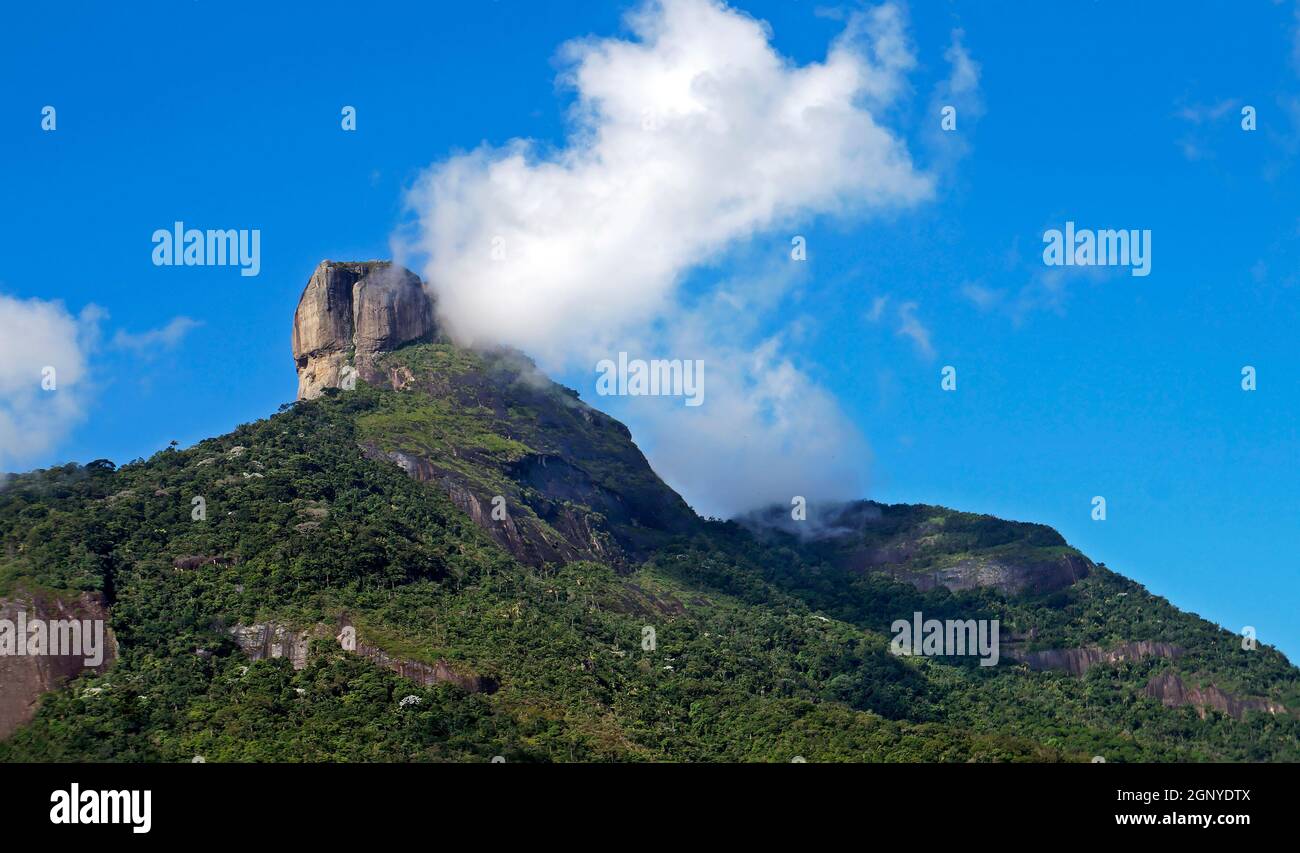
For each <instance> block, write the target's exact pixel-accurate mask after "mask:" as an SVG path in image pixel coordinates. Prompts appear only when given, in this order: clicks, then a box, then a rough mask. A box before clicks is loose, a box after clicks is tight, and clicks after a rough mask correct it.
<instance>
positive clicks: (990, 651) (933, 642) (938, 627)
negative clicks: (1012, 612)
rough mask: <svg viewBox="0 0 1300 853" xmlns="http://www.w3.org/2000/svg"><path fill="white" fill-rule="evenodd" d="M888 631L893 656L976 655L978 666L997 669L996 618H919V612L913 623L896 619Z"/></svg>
mask: <svg viewBox="0 0 1300 853" xmlns="http://www.w3.org/2000/svg"><path fill="white" fill-rule="evenodd" d="M889 630H890V631H892V632H893V633H894V639H893V642H891V643H890V644H889V650H890V651H891V652H893V653H894V654H896V655H925V656H927V657H934V656H955V655H979V658H980V666H997V664H998V658H999V657H1000V652H999V650H998V649H999V646H1000V643H1001V631H1000V629H999V627H998V620H997V619H993V620H989V619H966V620H961V619H947V620H944V621H940V620H938V619H922V617H921V611H919V610H918V611H916V612H915V613H913V614H912V621H910V622H909V621H908V620H906V619H895V620H894V623H893V624H892V625H890V626H889Z"/></svg>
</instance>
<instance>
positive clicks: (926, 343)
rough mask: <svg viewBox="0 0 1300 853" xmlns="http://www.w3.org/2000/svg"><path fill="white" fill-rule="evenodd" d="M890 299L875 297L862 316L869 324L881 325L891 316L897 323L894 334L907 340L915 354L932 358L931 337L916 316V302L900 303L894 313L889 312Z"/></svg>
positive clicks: (927, 329) (886, 296) (928, 330)
mask: <svg viewBox="0 0 1300 853" xmlns="http://www.w3.org/2000/svg"><path fill="white" fill-rule="evenodd" d="M889 305H890V297H889V296H888V295H885V296H877V297H875V298H874V299H872V300H871V309H870V310H869V311H867V313H866V314H865V315H864V316H865V318H866V320H867V322H869V323H881V322H882V321H884V320H885V319H886V317H889V316H892V317H893V318H894V319H895V320H897V321H898V325H897V326H896V327H895V329H894V332H895V334H897V335H898V336H899V337H901V338H907V339H908V340H910V341H911V342H912V344H913V346H915V347H916V351H917V354H919V355H920V356H921V357H923V358H926V359H930V358H933V357H934V344H933V336H932V335H931V334H930V329H929V327H927V326H926V325H925V324H924V323H922V322H921V320H920V318H919V317H917V316H916V312H917V308H918V307H919V306H918V305H917V303H916V302H914V301H908V302H901V303H899V304H898V305H897V307H896V308H895V309H894V311H893V312H892V314H891V312H890V311H889Z"/></svg>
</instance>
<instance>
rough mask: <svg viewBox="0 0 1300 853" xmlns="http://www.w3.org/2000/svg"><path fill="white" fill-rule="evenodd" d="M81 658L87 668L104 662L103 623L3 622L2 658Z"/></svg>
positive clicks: (0, 623) (23, 619) (0, 629)
mask: <svg viewBox="0 0 1300 853" xmlns="http://www.w3.org/2000/svg"><path fill="white" fill-rule="evenodd" d="M26 656H57V657H80V658H82V659H83V661H84V662H85V665H86V666H99V665H100V664H101V663H103V662H104V620H103V619H94V620H91V619H82V620H78V619H55V620H46V619H28V618H27V613H26V611H22V610H20V611H18V618H17V620H13V619H0V657H26Z"/></svg>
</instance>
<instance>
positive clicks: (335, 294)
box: [293, 261, 436, 400]
mask: <svg viewBox="0 0 1300 853" xmlns="http://www.w3.org/2000/svg"><path fill="white" fill-rule="evenodd" d="M435 334H436V326H435V323H434V306H433V299H432V297H430V296H429V295H428V293H427V292H426V291H425V289H424V286H423V284H421V282H420V279H419V278H417V277H416V275H415V274H414V273H412V272H411V271H410V270H407V269H405V268H403V267H399V266H395V265H393V264H391V263H388V262H386V261H363V262H355V263H353V262H349V263H340V262H335V261H321V262H320V264H319V265H317V267H316V271H315V272H313V273H312V275H311V278H310V279H309V280H308V282H307V287H306V288H305V289H304V290H303V292H302V297H301V298H300V299H299V300H298V309H297V310H296V311H295V312H294V316H293V360H294V363H295V364H296V365H297V368H298V399H300V400H304V399H311V398H313V397H317V396H319V395H320V393H321V392H322V391H323V390H324V389H326V388H338V387H340V386H341V385H344V384H345V379H346V369H347V368H348V367H352V368H353V369H354V370H355V371H356V375H357V376H359V377H360V378H362V379H367V380H369V379H372V378H374V377H375V372H374V363H375V358H376V357H377V356H378V355H380V354H381V353H385V352H391V351H392V350H394V349H397V348H398V347H400V346H403V345H404V344H408V343H412V342H414V341H423V340H432V339H433V337H434V335H435Z"/></svg>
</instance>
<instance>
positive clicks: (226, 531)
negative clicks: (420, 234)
mask: <svg viewBox="0 0 1300 853" xmlns="http://www.w3.org/2000/svg"><path fill="white" fill-rule="evenodd" d="M454 356H455V353H454V352H452V351H447V350H440V349H438V348H435V347H430V348H425V349H421V350H419V351H418V352H416V353H415V354H414V356H412V358H413V359H415V360H413V361H411V362H410V363H411V364H412V366H413V367H414V368H416V369H423V370H426V371H428V370H433V371H435V372H436V371H442V374H443V375H445V374H447V373H448V372H450V371H452V370H453V368H454V369H455V370H461V371H468V372H470V373H472V372H473V370H475V369H476V367H475V363H474V362H467V363H465V364H459V363H453V362H454ZM420 358H424V359H434V360H441V361H440V362H439V363H436V364H429V365H425V364H421V363H419V361H418V359H420ZM449 359H451V360H452V361H449ZM506 412H507V415H508V416H507V417H505V418H504V421H505V422H506V426H504V427H503V426H502V425H501V424H502V422H503V417H502V412H501V411H500V410H492V409H491V408H490V407H485V408H484V409H483V410H481V411H475V412H469V413H467V412H466V410H465V409H463V408H461V407H456V408H451V407H448V406H446V405H443V404H441V403H439V402H438V401H437V397H436V389H432V390H430V389H427V388H426V389H425V390H424V391H421V392H418V393H417V392H403V393H398V392H393V391H380V390H377V389H374V388H371V387H368V386H365V385H364V384H363V385H362V386H360V387H358V389H357V390H356V391H353V392H348V393H343V394H340V393H329V394H327V395H326V396H325V397H324V398H322V399H320V400H317V401H312V402H304V403H298V404H296V405H293V406H292V407H286V409H285V410H284V411H282V412H281V413H279V414H277V415H276V416H274V417H272V418H269V419H267V420H263V421H259V422H257V423H253V424H249V425H245V426H243V427H240V428H239V429H238V430H236V431H235V432H233V433H231V434H230V435H227V436H223V437H221V438H216V439H211V440H208V441H204V442H202V443H200V444H198V445H196V446H195V447H193V448H190V449H186V450H178V449H175V448H168V449H166V450H163V451H161V452H159V453H157V454H155V455H154V456H153V457H151V458H150V459H148V460H137V461H136V462H133V463H131V464H127V465H123V466H122V467H120V468H114V466H113V465H112V464H111V463H108V462H104V461H99V462H93V463H91V464H89V465H86V466H77V465H68V466H63V467H60V468H53V469H49V470H45V471H38V472H34V473H31V474H25V475H18V476H15V477H13V478H12V479H11V480H10V481H9V482H8V484H7V485H6V487H5V489H4V490H3V491H0V596H5V595H14V594H18V593H21V592H22V591H30V590H34V589H41V590H46V591H51V592H54V593H58V594H72V593H75V592H78V591H95V592H99V593H102V594H103V595H104V596H105V598H106V600H107V601H108V602H109V603H110V604H111V606H112V611H111V612H112V628H113V631H114V633H115V635H116V637H117V640H118V643H119V647H120V651H121V656H120V658H119V660H118V661H117V662H116V664H115V665H114V666H113V667H112V668H111V669H110V670H109V671H108V672H107V673H105V674H103V675H101V676H97V677H94V676H83V677H81V678H79V679H77V680H75V681H74V682H72V683H70V684H68V685H67V686H66V687H65V688H63V689H61V690H58V691H55V692H53V693H51V694H49V695H48V696H47V697H46V698H45V700H44V701H43V703H42V705H41V707H40V710H39V712H38V713H37V715H36V717H35V719H34V720H33V721H32V722H31V723H29V724H28V725H26V726H24V727H23V728H21V729H20V730H19V731H18V732H17V733H16V734H14V735H13V736H12V737H11V738H9V739H8V740H7V741H5V742H3V743H0V760H11V761H12V760H116V761H189V760H191V759H192V758H193V757H195V756H202V757H203V758H204V759H206V760H208V761H248V760H271V761H320V760H326V761H329V760H362V761H369V760H379V761H406V760H471V761H485V760H489V759H490V758H492V757H493V756H498V755H499V756H503V757H505V758H506V759H507V760H508V761H568V760H613V761H621V760H656V761H661V760H678V761H710V760H712V761H790V760H792V759H794V758H795V757H796V756H802V757H804V758H806V759H807V760H809V761H816V760H854V761H856V760H865V761H936V760H942V761H968V760H979V761H1003V760H1071V761H1078V760H1088V759H1089V758H1090V757H1091V756H1093V755H1097V754H1100V755H1104V756H1106V758H1107V760H1108V761H1122V760H1223V759H1249V760H1279V759H1281V760H1300V747H1298V746H1297V743H1298V735H1300V726H1298V725H1297V720H1296V717H1295V715H1294V714H1280V715H1276V716H1274V715H1269V714H1258V713H1255V714H1250V715H1248V716H1247V718H1246V719H1245V720H1241V721H1239V720H1234V719H1231V718H1229V717H1225V716H1223V715H1221V714H1218V713H1214V712H1210V713H1209V714H1208V715H1207V716H1206V717H1205V718H1204V719H1202V718H1201V717H1200V716H1199V715H1198V714H1197V713H1196V711H1195V710H1194V709H1193V708H1190V707H1184V708H1172V709H1171V708H1165V707H1163V706H1162V705H1161V704H1160V703H1158V702H1156V701H1154V700H1152V699H1148V698H1145V697H1144V696H1143V695H1142V687H1143V685H1144V684H1146V682H1147V681H1148V680H1149V679H1150V677H1151V675H1152V674H1154V673H1156V672H1158V671H1160V670H1162V669H1164V668H1169V667H1173V666H1176V667H1177V668H1178V671H1179V672H1180V673H1181V674H1182V676H1183V677H1184V678H1185V679H1188V680H1190V681H1193V682H1198V683H1199V682H1201V681H1204V682H1205V683H1214V684H1217V685H1218V686H1220V687H1222V688H1224V689H1230V690H1233V691H1238V692H1240V693H1242V694H1249V695H1259V696H1269V697H1272V698H1274V699H1277V700H1278V701H1281V702H1283V703H1284V704H1286V705H1287V706H1288V708H1292V709H1294V708H1300V673H1298V672H1297V670H1296V669H1295V668H1294V667H1292V666H1290V665H1289V664H1288V663H1287V662H1286V660H1285V659H1284V658H1283V657H1282V656H1281V655H1280V654H1278V653H1277V652H1276V651H1274V650H1271V649H1268V648H1263V647H1261V648H1260V649H1258V650H1254V651H1249V652H1248V651H1243V650H1242V649H1241V647H1240V643H1239V641H1238V639H1237V638H1236V637H1234V636H1233V635H1231V634H1229V633H1227V632H1225V631H1222V630H1220V629H1218V628H1216V627H1215V626H1212V625H1210V624H1208V623H1206V622H1204V621H1203V620H1200V619H1198V618H1197V617H1195V616H1192V615H1189V614H1185V613H1181V612H1180V611H1178V610H1176V609H1175V608H1173V607H1172V606H1171V605H1169V603H1168V602H1165V601H1163V600H1162V599H1158V598H1156V597H1154V596H1151V595H1149V594H1148V593H1147V592H1146V591H1145V590H1143V589H1142V588H1141V587H1140V586H1138V585H1137V584H1134V583H1132V582H1130V581H1127V580H1125V579H1123V578H1122V577H1120V576H1118V575H1116V574H1114V573H1112V572H1109V571H1107V570H1106V569H1104V568H1100V567H1099V568H1097V569H1096V570H1095V571H1094V572H1093V573H1092V574H1091V575H1090V576H1089V577H1088V578H1087V579H1086V580H1084V581H1082V582H1080V583H1078V584H1075V585H1074V586H1072V587H1069V588H1067V589H1065V590H1061V591H1058V592H1056V593H1053V594H1052V595H1047V596H1038V597H1023V596H1022V597H1008V596H1005V595H1002V594H1000V593H998V592H995V591H992V590H988V589H984V590H976V591H967V592H961V593H950V592H948V591H947V590H945V589H938V590H932V591H928V592H920V591H918V590H917V589H915V588H914V587H912V586H911V585H908V584H904V583H900V582H898V581H896V580H892V579H890V578H887V577H884V576H882V575H879V574H870V573H868V574H863V573H860V572H853V571H849V570H847V569H843V568H837V567H836V565H835V564H834V563H833V562H831V561H829V560H828V559H827V558H826V555H825V554H824V553H822V552H820V551H819V550H818V549H817V548H816V547H812V546H809V545H807V544H804V543H801V542H800V541H799V540H798V539H796V538H795V537H792V536H783V535H776V536H774V537H756V536H755V535H753V534H752V533H751V532H749V531H748V530H746V529H744V528H742V527H741V526H739V525H737V524H734V523H724V522H703V521H701V522H700V523H699V524H698V525H696V526H695V528H694V529H693V530H692V531H690V532H686V533H678V534H677V535H675V536H673V537H672V538H671V539H667V540H666V544H664V545H663V546H661V547H659V548H658V549H657V550H656V551H655V552H654V553H653V554H652V556H651V558H650V559H649V560H646V561H645V562H644V563H643V564H640V565H639V566H637V567H634V569H633V570H631V571H625V572H621V573H620V572H617V571H614V570H613V569H612V568H610V567H608V566H605V565H601V564H599V563H595V562H590V561H582V562H574V563H569V564H567V565H552V566H548V567H546V568H542V569H538V568H534V567H527V566H523V565H521V564H519V563H518V562H517V561H516V560H514V559H513V558H512V557H511V556H510V555H509V554H508V553H507V552H505V551H503V550H502V549H501V548H499V547H498V546H497V545H496V544H494V542H493V541H492V539H491V538H490V537H489V536H488V535H487V534H486V533H485V532H484V531H483V530H481V529H480V528H479V527H477V526H476V525H475V524H474V523H472V522H471V521H470V519H469V518H468V517H467V516H466V515H465V514H464V513H462V512H461V511H460V510H458V509H457V508H456V507H455V506H454V505H453V504H452V503H451V501H450V500H449V499H448V498H447V497H446V496H445V495H444V494H443V493H442V492H441V491H439V490H438V489H437V488H435V487H434V486H433V485H432V484H423V483H420V482H417V481H415V480H413V479H411V478H409V477H407V476H406V475H405V474H404V473H403V472H402V471H401V469H399V468H398V467H397V466H395V465H393V464H390V463H388V462H385V461H382V460H375V459H371V458H367V456H366V455H365V454H363V453H361V452H360V451H359V449H358V444H359V442H379V443H384V442H399V441H402V440H406V439H404V438H403V436H409V435H410V434H412V433H414V432H417V431H418V430H417V429H416V427H420V426H421V425H422V424H426V425H427V419H429V418H431V417H432V418H437V419H438V424H439V426H438V429H439V431H440V432H439V434H448V435H454V436H456V441H455V442H454V446H455V447H457V448H463V447H468V446H473V447H478V448H480V449H481V453H482V460H488V461H491V460H496V462H497V463H500V464H508V463H509V462H510V461H512V460H513V459H515V458H517V456H518V455H519V454H521V453H523V452H525V451H528V450H533V449H536V448H537V447H538V446H539V445H544V444H546V443H547V442H551V446H550V448H549V449H547V451H546V452H554V453H557V454H561V453H563V452H564V450H565V447H564V442H563V440H562V439H556V438H555V437H554V436H550V435H549V434H548V432H547V430H545V429H542V428H540V427H536V426H534V427H532V428H530V427H529V421H530V415H529V413H528V411H527V410H526V409H525V408H523V407H520V409H519V410H518V411H512V410H508V409H507V410H506ZM493 424H495V426H493ZM506 430H509V433H508V434H505V435H503V434H502V433H503V432H506ZM425 432H426V433H428V430H427V429H426V430H425ZM416 449H418V450H420V451H421V452H423V453H430V454H436V453H439V452H445V450H446V448H439V447H428V446H425V447H420V448H416ZM482 460H479V461H482ZM471 462H475V460H470V462H466V461H465V460H463V459H462V460H459V461H458V462H457V463H456V464H470V463H471ZM485 464H486V463H485ZM476 476H482V477H483V478H486V479H487V480H488V481H489V482H491V483H494V484H495V483H497V482H499V478H500V477H501V476H502V475H501V473H500V470H499V469H491V470H482V471H479V472H477V473H476ZM605 476H609V477H614V476H615V475H614V474H613V473H610V474H607V475H605ZM611 482H612V481H611ZM196 497H202V498H203V499H204V502H205V509H206V518H205V519H203V520H194V519H193V517H192V513H194V504H193V499H194V498H196ZM933 512H947V511H942V510H937V508H925V514H932V513H933ZM953 515H954V516H956V515H957V514H953ZM963 524H966V522H963V521H961V520H960V519H958V520H956V521H954V523H953V525H952V529H953V530H954V531H960V530H964V529H965V528H963V527H962V525H963ZM981 524H983V523H982V522H981ZM977 527H978V529H979V530H980V531H983V532H981V533H980V534H979V535H980V536H989V535H992V536H993V537H994V539H997V540H998V541H994V539H988V538H984V539H978V540H971V541H967V542H965V544H962V545H961V547H1001V548H1014V547H1035V548H1037V547H1047V548H1055V547H1060V545H1059V543H1058V542H1057V539H1059V537H1056V538H1055V539H1054V538H1052V537H1055V534H1054V533H1052V532H1051V531H1047V533H1042V532H1041V531H1039V532H1035V533H1033V534H1032V536H1038V537H1045V538H1043V539H1042V541H1041V542H1038V541H1031V542H1028V543H1026V542H1023V541H1020V540H1016V539H1015V535H1016V530H1015V526H1010V527H1007V528H997V529H996V530H995V531H994V532H993V533H992V534H989V532H988V531H989V530H990V529H992V528H988V527H987V526H978V525H977ZM1041 530H1047V529H1046V528H1042V529H1041ZM1048 534H1051V535H1050V536H1049V535H1048ZM954 535H961V536H965V535H966V534H965V533H961V534H954ZM1031 538H1032V537H1031ZM953 547H957V546H953ZM186 555H220V558H221V559H219V560H217V561H214V562H212V563H209V564H204V565H201V566H198V567H197V568H184V567H178V566H177V565H176V563H177V560H178V559H179V558H182V557H184V556H186ZM926 559H936V560H937V559H941V555H938V554H927V555H926ZM914 610H921V611H923V612H925V614H926V615H927V617H930V616H934V617H938V618H944V617H945V616H948V615H951V616H954V617H956V616H960V618H963V619H965V618H979V617H980V616H984V617H987V618H996V619H1000V620H1001V621H1002V626H1003V632H1004V636H1014V637H1021V638H1024V644H1025V647H1026V648H1031V647H1032V648H1048V647H1067V646H1078V645H1100V646H1104V647H1109V646H1111V645H1114V644H1116V643H1119V642H1125V641H1130V640H1138V639H1157V640H1161V641H1165V642H1171V643H1176V644H1178V645H1180V646H1183V647H1185V648H1186V649H1187V654H1186V655H1185V656H1184V657H1182V658H1180V659H1179V660H1178V661H1176V662H1173V661H1169V660H1165V659H1146V660H1141V661H1137V662H1129V663H1121V664H1114V665H1104V666H1096V667H1094V668H1092V669H1091V670H1089V671H1088V673H1087V674H1086V676H1085V677H1083V678H1076V677H1072V676H1069V675H1066V674H1063V673H1043V672H1031V671H1029V670H1028V668H1026V667H1025V666H1023V665H1018V664H1016V663H1015V662H1014V661H1012V660H1009V659H1007V658H1005V657H1004V658H1003V660H1002V662H1001V665H999V666H997V667H980V666H978V665H976V664H975V663H974V662H971V661H968V660H964V659H962V660H958V659H945V658H924V659H922V658H900V657H896V656H894V655H892V654H890V653H889V650H888V646H889V626H890V623H891V622H892V621H893V620H894V619H896V618H899V616H900V615H906V614H910V613H911V612H912V611H914ZM345 616H346V618H347V619H348V620H350V621H351V622H352V623H353V624H355V625H356V626H357V629H358V634H359V636H361V637H362V638H364V639H365V640H366V642H368V643H370V644H372V645H375V646H378V647H381V648H382V649H383V650H384V651H385V652H386V653H388V654H389V655H391V656H393V657H397V658H401V659H404V660H409V661H417V662H424V663H429V664H433V663H436V662H447V663H449V664H450V665H453V666H454V667H455V668H456V669H457V670H458V671H464V672H473V673H476V674H478V675H482V676H486V677H490V678H491V679H492V680H493V682H494V683H495V684H499V689H497V690H496V691H495V692H491V693H486V692H484V693H471V692H466V691H465V690H463V689H461V688H460V687H456V686H453V685H451V684H447V683H440V684H436V685H433V686H421V685H418V684H416V683H413V682H411V681H408V680H406V679H403V678H401V677H399V676H398V675H396V674H395V673H393V672H391V671H389V670H387V669H384V668H382V667H380V666H377V665H376V664H374V663H372V662H370V661H368V660H366V659H364V658H362V657H360V656H358V655H356V654H352V653H349V652H344V651H342V650H341V649H340V648H339V646H338V645H337V644H336V643H333V642H330V641H329V640H328V639H326V640H320V641H317V642H316V643H315V644H314V645H313V648H312V653H311V655H310V658H309V661H308V664H307V666H306V667H305V668H304V669H301V670H299V671H295V670H294V669H293V667H292V666H291V665H290V663H289V661H288V660H286V659H284V658H280V659H275V660H262V661H257V662H251V663H250V661H249V660H248V659H247V657H246V656H245V655H244V653H243V652H242V651H241V650H240V649H239V648H238V647H237V646H236V645H235V643H234V642H233V641H232V638H231V636H230V634H229V631H228V629H229V627H230V626H232V625H235V624H244V625H250V624H254V623H267V622H275V623H277V624H287V625H294V626H300V627H303V628H307V627H310V626H313V625H322V624H323V625H327V626H337V625H338V624H339V621H340V619H342V618H343V617H345ZM647 628H652V629H653V631H654V643H653V644H652V645H653V648H647V647H646V645H648V644H646V645H643V640H644V638H645V637H646V636H647V635H646V629H647ZM410 697H415V698H414V699H412V698H410Z"/></svg>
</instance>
